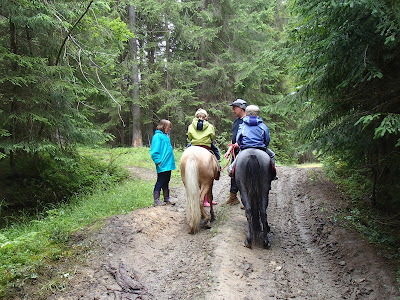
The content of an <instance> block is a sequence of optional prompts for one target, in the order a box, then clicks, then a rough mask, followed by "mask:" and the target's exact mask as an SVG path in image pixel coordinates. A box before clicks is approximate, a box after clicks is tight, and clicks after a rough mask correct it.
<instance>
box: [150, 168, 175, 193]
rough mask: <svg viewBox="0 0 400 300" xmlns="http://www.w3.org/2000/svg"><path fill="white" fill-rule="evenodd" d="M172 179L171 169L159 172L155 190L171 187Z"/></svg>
mask: <svg viewBox="0 0 400 300" xmlns="http://www.w3.org/2000/svg"><path fill="white" fill-rule="evenodd" d="M170 180H171V171H165V172H161V173H157V182H156V185H155V186H154V191H161V189H162V190H163V191H164V190H168V189H169V181H170Z"/></svg>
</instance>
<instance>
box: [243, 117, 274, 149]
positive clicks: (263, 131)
mask: <svg viewBox="0 0 400 300" xmlns="http://www.w3.org/2000/svg"><path fill="white" fill-rule="evenodd" d="M269 141H270V137H269V129H268V127H267V126H266V125H265V124H264V123H263V120H262V119H261V118H259V117H256V116H246V117H244V118H243V123H242V124H240V126H239V129H238V133H237V135H236V142H237V143H238V144H239V146H240V150H243V149H247V148H259V149H264V150H266V149H267V147H268V145H269Z"/></svg>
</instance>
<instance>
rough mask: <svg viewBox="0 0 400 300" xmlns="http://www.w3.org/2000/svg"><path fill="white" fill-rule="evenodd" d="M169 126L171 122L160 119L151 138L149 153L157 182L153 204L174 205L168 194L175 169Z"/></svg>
mask: <svg viewBox="0 0 400 300" xmlns="http://www.w3.org/2000/svg"><path fill="white" fill-rule="evenodd" d="M171 127H172V124H171V122H170V121H168V120H165V119H163V120H161V121H160V123H159V124H158V125H157V128H156V131H155V133H154V136H153V138H152V140H151V147H150V155H151V159H152V160H153V161H154V163H155V165H156V170H157V182H156V184H155V186H154V191H153V198H154V206H158V205H165V204H170V205H175V203H174V202H173V201H171V198H170V195H169V181H170V180H171V171H172V170H175V158H174V153H173V150H172V145H171V141H170V139H169V137H168V133H169V132H170V131H171ZM161 189H162V190H163V195H164V202H162V201H160V194H161Z"/></svg>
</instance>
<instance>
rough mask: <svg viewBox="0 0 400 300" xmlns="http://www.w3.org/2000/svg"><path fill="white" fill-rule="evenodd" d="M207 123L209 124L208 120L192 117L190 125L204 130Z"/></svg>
mask: <svg viewBox="0 0 400 300" xmlns="http://www.w3.org/2000/svg"><path fill="white" fill-rule="evenodd" d="M209 125H210V123H208V121H206V120H200V119H198V118H194V119H193V121H192V126H193V128H194V129H196V130H201V131H202V130H206V129H207V128H208V126H209Z"/></svg>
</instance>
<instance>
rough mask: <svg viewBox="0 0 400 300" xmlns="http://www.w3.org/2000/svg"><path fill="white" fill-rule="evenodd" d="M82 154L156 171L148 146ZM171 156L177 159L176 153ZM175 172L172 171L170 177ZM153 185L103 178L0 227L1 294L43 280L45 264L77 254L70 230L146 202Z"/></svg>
mask: <svg viewBox="0 0 400 300" xmlns="http://www.w3.org/2000/svg"><path fill="white" fill-rule="evenodd" d="M82 154H83V155H91V156H96V157H97V158H98V159H100V160H106V161H107V160H108V161H109V162H111V161H113V162H115V163H116V164H117V165H119V166H137V167H141V168H148V169H149V172H155V168H154V165H153V163H152V161H151V158H150V155H149V149H148V148H135V149H133V148H129V149H128V148H123V149H111V150H110V149H82ZM175 158H176V160H177V161H179V158H180V153H178V152H177V153H176V157H175ZM178 176H179V174H178V173H177V171H175V172H174V177H178ZM153 187H154V183H153V182H151V183H150V182H146V181H142V180H135V179H134V180H133V181H128V182H124V183H119V184H118V183H115V184H111V185H109V184H108V185H106V186H105V185H103V184H102V185H99V186H97V187H96V188H95V189H93V191H92V192H90V193H85V194H81V195H76V196H74V197H73V198H71V199H70V200H69V201H68V203H64V204H59V205H58V206H57V207H54V208H52V209H48V210H45V211H44V212H43V213H40V214H38V215H37V217H36V218H34V219H30V220H26V221H25V222H24V221H21V222H18V223H16V224H12V225H10V226H8V227H7V228H3V229H2V230H0V298H12V297H13V296H14V294H15V293H17V294H18V293H20V292H19V291H21V290H23V288H24V285H27V284H33V283H38V282H42V281H43V280H42V277H46V276H47V275H48V274H47V273H48V272H49V270H48V269H49V266H52V265H54V264H56V263H57V261H60V260H63V259H65V258H68V257H74V256H76V255H78V253H79V252H80V250H81V249H79V248H74V247H71V246H70V243H69V241H70V239H71V237H73V235H74V234H75V233H77V232H79V231H80V230H82V229H84V228H87V227H91V226H92V225H93V224H95V223H97V224H101V221H102V220H103V219H105V218H107V217H109V216H112V215H116V214H125V213H129V212H131V211H132V210H135V209H137V208H141V207H146V206H150V205H151V204H152V201H153V199H152V191H153ZM19 296H20V295H19Z"/></svg>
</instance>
